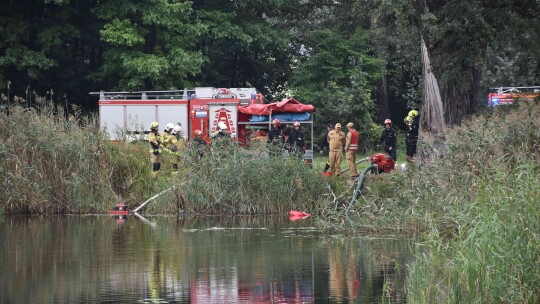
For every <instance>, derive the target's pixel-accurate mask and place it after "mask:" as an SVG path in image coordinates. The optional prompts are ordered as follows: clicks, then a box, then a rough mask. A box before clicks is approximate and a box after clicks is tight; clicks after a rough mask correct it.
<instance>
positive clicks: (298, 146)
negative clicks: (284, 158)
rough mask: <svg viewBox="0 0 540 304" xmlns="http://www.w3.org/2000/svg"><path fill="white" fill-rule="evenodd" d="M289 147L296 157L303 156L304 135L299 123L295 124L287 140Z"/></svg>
mask: <svg viewBox="0 0 540 304" xmlns="http://www.w3.org/2000/svg"><path fill="white" fill-rule="evenodd" d="M287 145H288V147H289V152H290V153H293V154H296V155H302V154H303V153H304V147H305V142H304V133H302V131H301V130H300V123H299V122H298V121H295V122H294V123H293V130H292V131H291V133H290V134H289V137H288V138H287Z"/></svg>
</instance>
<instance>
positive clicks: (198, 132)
mask: <svg viewBox="0 0 540 304" xmlns="http://www.w3.org/2000/svg"><path fill="white" fill-rule="evenodd" d="M193 133H195V136H197V135H202V132H201V130H195V131H193Z"/></svg>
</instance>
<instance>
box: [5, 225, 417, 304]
mask: <svg viewBox="0 0 540 304" xmlns="http://www.w3.org/2000/svg"><path fill="white" fill-rule="evenodd" d="M409 245H410V240H403V239H367V238H351V237H343V236H339V235H327V234H325V233H322V232H320V231H318V230H317V229H315V228H314V227H313V222H312V219H311V218H308V219H306V220H302V221H294V222H291V221H289V219H288V218H287V217H266V218H253V217H234V218H229V217H227V218H198V219H179V218H175V217H152V218H149V219H148V221H146V222H145V221H142V220H140V219H137V218H134V217H133V216H130V217H128V218H113V217H109V216H62V217H0V248H1V249H0V273H1V274H0V288H1V290H2V292H1V293H0V302H2V303H53V302H61V303H84V302H100V303H101V302H111V303H118V302H123V303H134V302H135V303H314V302H317V303H326V302H330V303H373V302H381V301H383V300H391V301H393V302H397V303H403V302H405V296H404V293H403V284H404V280H405V278H404V274H403V272H396V271H395V265H396V264H400V265H405V264H406V263H407V262H408V261H409V258H410V254H409V249H408V248H409ZM383 286H386V288H387V290H388V291H389V292H388V296H389V298H390V299H388V298H387V299H383V297H384V296H383Z"/></svg>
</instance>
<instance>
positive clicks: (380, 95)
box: [375, 77, 390, 122]
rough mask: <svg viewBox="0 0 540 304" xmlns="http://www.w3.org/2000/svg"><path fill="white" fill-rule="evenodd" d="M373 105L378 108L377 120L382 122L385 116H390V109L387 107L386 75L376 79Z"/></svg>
mask: <svg viewBox="0 0 540 304" xmlns="http://www.w3.org/2000/svg"><path fill="white" fill-rule="evenodd" d="M375 105H376V106H377V109H378V110H379V111H378V112H379V115H378V117H377V120H378V121H380V122H383V121H384V120H385V119H386V118H390V110H389V108H388V80H387V78H386V77H384V78H383V79H381V80H379V81H377V87H376V88H375Z"/></svg>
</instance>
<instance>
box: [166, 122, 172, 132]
mask: <svg viewBox="0 0 540 304" xmlns="http://www.w3.org/2000/svg"><path fill="white" fill-rule="evenodd" d="M172 129H174V125H173V124H172V123H168V124H167V125H166V126H165V131H168V132H171V131H172Z"/></svg>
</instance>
